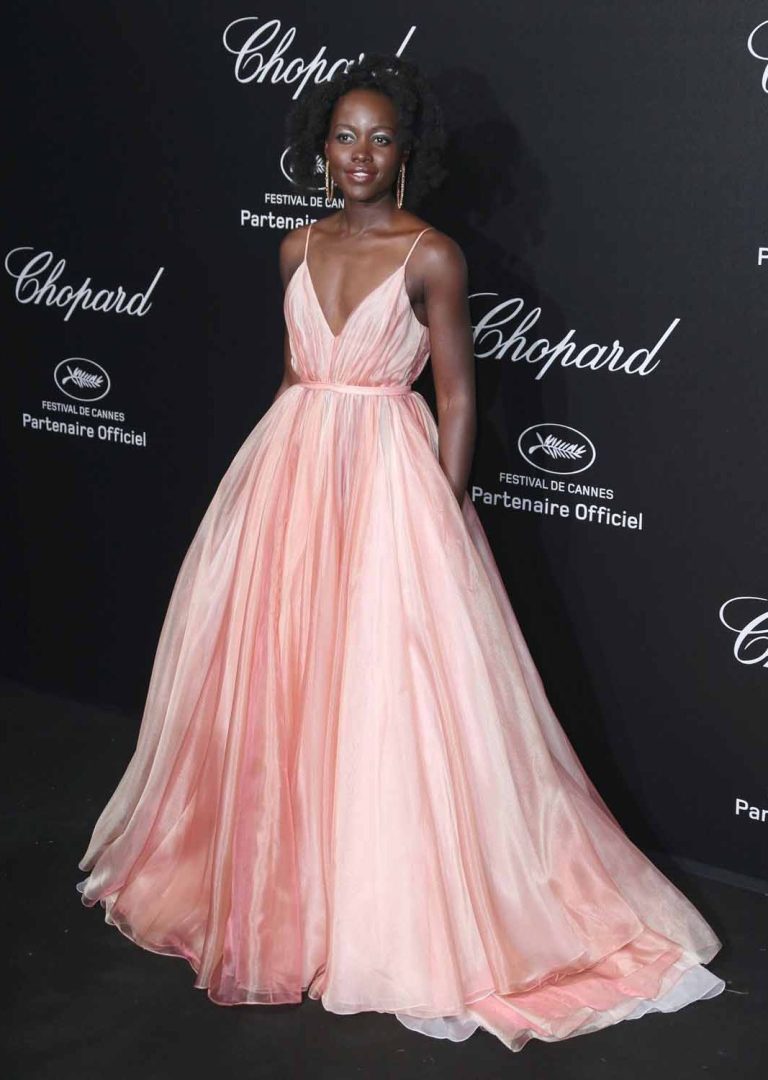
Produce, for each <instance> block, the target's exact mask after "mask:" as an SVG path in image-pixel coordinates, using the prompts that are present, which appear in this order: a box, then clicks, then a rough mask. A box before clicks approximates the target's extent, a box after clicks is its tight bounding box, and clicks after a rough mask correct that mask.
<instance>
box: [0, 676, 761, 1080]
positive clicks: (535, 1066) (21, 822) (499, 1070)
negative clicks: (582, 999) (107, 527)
mask: <svg viewBox="0 0 768 1080" xmlns="http://www.w3.org/2000/svg"><path fill="white" fill-rule="evenodd" d="M0 695H1V696H2V703H3V716H4V718H5V719H6V727H7V734H6V736H5V746H4V751H5V752H4V754H3V761H4V764H5V767H6V772H7V773H8V776H7V779H6V783H5V785H4V788H3V790H4V791H6V792H7V794H8V806H7V808H6V811H5V815H4V821H5V829H4V832H3V838H2V854H3V870H4V874H3V876H4V879H5V881H4V884H5V886H6V888H5V896H6V903H7V905H8V907H9V911H8V913H7V916H6V922H5V925H6V938H5V940H6V945H7V951H8V954H9V959H10V973H9V975H10V977H9V978H8V977H7V978H6V980H5V988H6V995H7V996H11V997H12V1001H11V1003H10V1004H9V1005H7V1006H6V1008H5V1009H4V1010H3V1015H4V1016H5V1018H6V1019H7V1020H10V1023H8V1024H7V1031H8V1035H7V1036H6V1046H7V1048H8V1051H9V1053H10V1058H11V1065H10V1067H7V1066H5V1067H3V1071H2V1075H3V1077H7V1078H11V1077H12V1078H13V1080H17V1078H18V1080H70V1078H72V1080H74V1078H77V1080H95V1078H97V1077H98V1078H101V1077H108V1078H109V1080H175V1078H179V1080H194V1078H197V1077H206V1078H211V1077H215V1078H216V1080H226V1078H228V1077H237V1078H238V1080H241V1078H242V1080H245V1078H248V1080H262V1078H263V1080H267V1078H273V1077H274V1078H277V1077H279V1078H281V1080H282V1078H284V1077H285V1078H291V1080H294V1078H297V1080H298V1078H301V1077H303V1076H308V1077H309V1076H311V1077H312V1078H313V1080H345V1078H348V1077H349V1078H353V1077H366V1078H367V1077H372V1078H378V1077H388V1078H399V1077H404V1078H410V1077H414V1078H416V1077H418V1078H419V1080H423V1078H429V1077H440V1078H441V1080H442V1078H452V1077H462V1078H464V1080H469V1078H474V1077H487V1078H494V1077H499V1078H501V1077H504V1078H507V1077H514V1078H515V1080H518V1078H519V1080H527V1078H540V1080H544V1078H546V1080H577V1078H590V1080H594V1078H597V1080H618V1078H621V1080H641V1078H642V1080H647V1078H653V1080H663V1078H666V1077H669V1078H674V1080H688V1078H693V1077H696V1078H699V1080H700V1078H701V1077H728V1078H729V1080H730V1078H733V1080H736V1078H738V1080H751V1078H753V1077H755V1078H756V1077H758V1076H759V1077H763V1076H765V1075H766V1067H767V1066H768V1014H767V1013H766V1005H768V994H767V993H766V989H767V987H768V973H767V968H768V965H767V964H766V959H767V953H766V946H767V945H768V920H767V919H766V913H767V912H768V905H767V904H766V896H765V895H763V894H761V893H760V892H754V891H745V890H742V889H738V888H736V887H734V886H733V885H726V884H722V883H720V882H717V881H712V880H706V879H703V878H701V877H693V876H690V875H686V874H683V873H682V872H680V871H677V872H672V873H670V872H669V871H665V872H668V873H670V876H671V877H673V879H674V880H675V881H676V882H677V884H678V885H679V886H680V887H681V888H682V889H683V890H684V891H685V892H686V894H687V895H688V896H689V897H690V898H691V900H692V901H693V902H694V903H695V904H696V905H697V906H698V907H699V909H700V910H701V911H702V913H703V914H704V915H705V916H706V917H707V918H708V919H709V921H710V922H711V923H712V925H713V926H714V927H715V929H716V930H717V932H718V933H719V935H720V936H721V938H722V939H723V941H724V942H725V946H724V948H723V951H722V953H721V954H720V955H719V956H718V957H717V958H716V960H715V961H714V962H713V963H712V964H711V965H710V967H711V969H712V970H713V971H714V972H715V973H716V974H718V975H720V976H721V977H722V978H724V979H725V980H726V983H727V989H726V991H725V993H723V994H721V995H720V996H719V997H718V998H715V999H714V1000H711V1001H705V1002H700V1003H698V1004H695V1005H691V1006H689V1007H688V1008H687V1009H684V1010H682V1011H681V1012H679V1013H673V1014H671V1015H660V1014H651V1015H650V1016H646V1017H643V1018H642V1019H640V1020H633V1021H626V1022H624V1023H623V1024H618V1025H616V1026H614V1027H612V1028H609V1029H607V1030H605V1031H602V1032H596V1033H594V1034H592V1035H583V1036H579V1037H578V1038H574V1039H570V1040H566V1041H564V1042H561V1043H558V1044H549V1043H541V1042H538V1041H531V1042H529V1043H528V1045H527V1046H526V1047H525V1048H524V1049H523V1050H522V1051H521V1052H519V1053H516V1054H513V1053H511V1052H510V1051H509V1050H507V1049H506V1048H505V1047H504V1046H503V1045H502V1044H501V1043H500V1042H499V1041H498V1040H497V1039H495V1038H494V1037H492V1036H490V1035H488V1034H487V1033H486V1032H483V1031H477V1032H476V1033H475V1034H474V1035H473V1036H472V1037H471V1038H470V1039H469V1040H467V1041H466V1042H464V1043H450V1042H445V1041H439V1040H436V1039H430V1038H427V1037H426V1036H423V1035H418V1034H416V1033H414V1032H410V1031H408V1030H406V1029H405V1028H404V1027H403V1026H402V1025H401V1024H400V1023H399V1022H398V1021H397V1020H396V1019H395V1018H394V1017H392V1016H387V1015H385V1014H379V1013H373V1014H371V1013H366V1014H358V1015H355V1016H335V1015H333V1014H332V1013H328V1012H326V1011H325V1010H324V1009H323V1007H322V1005H321V1004H320V1003H319V1002H316V1001H309V1000H306V999H305V1001H304V1002H303V1004H302V1005H300V1006H284V1005H281V1006H236V1007H230V1008H227V1007H222V1006H218V1005H214V1004H213V1003H212V1002H211V1001H210V1000H209V999H208V997H207V995H206V994H205V991H203V990H196V989H194V988H193V986H192V982H193V979H194V973H193V971H192V969H191V968H190V967H189V965H188V964H187V962H186V961H185V960H181V959H177V958H172V957H165V956H156V955H154V954H152V953H149V952H145V951H144V950H142V949H140V948H138V947H137V946H135V945H133V944H132V943H131V942H129V941H128V940H127V939H126V938H124V937H123V936H122V935H121V934H120V933H119V932H118V931H117V930H116V929H115V928H114V927H111V926H108V925H107V924H106V923H105V922H104V918H103V910H102V908H101V907H99V906H97V907H94V908H91V909H86V908H85V907H83V906H82V904H81V901H80V896H79V894H78V893H77V892H76V891H75V882H76V881H79V880H81V879H82V877H84V876H85V875H84V874H83V873H82V872H81V871H80V870H79V869H78V866H77V863H78V860H79V859H80V857H81V856H82V854H83V852H84V850H85V847H86V845H87V841H88V838H89V836H90V830H91V829H92V827H93V824H94V822H95V818H96V816H97V815H98V813H99V812H100V810H101V808H102V806H103V805H104V803H105V802H106V800H107V798H108V796H109V795H110V794H111V792H112V790H113V789H114V786H115V784H116V783H117V780H118V779H119V777H120V775H121V772H122V769H123V767H124V766H125V764H126V763H127V760H128V757H129V755H130V753H131V751H132V749H133V745H134V744H135V735H136V721H135V719H134V721H131V720H129V719H126V718H125V717H122V716H120V715H119V714H110V713H109V712H106V711H104V710H99V709H97V708H94V707H92V706H87V705H81V704H77V703H74V702H66V701H62V700H61V699H59V698H56V697H53V696H48V695H44V694H38V693H35V692H33V691H31V690H29V689H27V688H24V687H22V686H19V685H18V684H15V683H9V682H2V681H0Z"/></svg>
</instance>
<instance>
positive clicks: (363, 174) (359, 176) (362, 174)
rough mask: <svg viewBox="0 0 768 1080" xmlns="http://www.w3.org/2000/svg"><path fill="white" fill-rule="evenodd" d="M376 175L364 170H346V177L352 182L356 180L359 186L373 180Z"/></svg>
mask: <svg viewBox="0 0 768 1080" xmlns="http://www.w3.org/2000/svg"><path fill="white" fill-rule="evenodd" d="M375 175H376V173H373V172H367V171H366V170H365V169H348V170H347V176H350V177H351V178H352V179H353V180H356V181H357V182H358V183H360V184H364V183H365V182H366V181H367V180H373V178H374V176H375Z"/></svg>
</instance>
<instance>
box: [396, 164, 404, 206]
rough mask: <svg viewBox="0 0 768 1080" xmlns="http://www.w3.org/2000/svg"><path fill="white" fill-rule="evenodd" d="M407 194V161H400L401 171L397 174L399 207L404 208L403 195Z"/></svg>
mask: <svg viewBox="0 0 768 1080" xmlns="http://www.w3.org/2000/svg"><path fill="white" fill-rule="evenodd" d="M404 194H405V162H404V161H401V162H400V172H399V173H398V174H397V209H398V210H400V209H402V206H403V195H404Z"/></svg>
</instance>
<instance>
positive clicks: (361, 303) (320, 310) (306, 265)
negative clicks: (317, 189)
mask: <svg viewBox="0 0 768 1080" xmlns="http://www.w3.org/2000/svg"><path fill="white" fill-rule="evenodd" d="M312 224H313V223H312V222H311V223H310V225H309V228H308V229H307V238H306V242H305V244H304V258H303V259H302V261H301V267H303V269H304V273H305V275H306V277H307V281H308V282H309V291H310V293H311V294H312V299H313V300H314V303H315V307H316V308H317V311H318V313H319V315H320V318H321V319H322V323H323V326H324V327H325V329H326V330H327V332H328V333H329V334H330V336H331V338H332V339H333V340H334V341H338V340H339V339H340V338H341V337H342V336H343V335H344V332H345V331H346V329H347V327H348V326H349V324H350V322H351V321H352V319H353V318H354V317H355V315H357V313H358V312H359V311H360V310H361V308H363V307H364V306H365V304H367V303H368V301H369V300H370V299H371V298H372V297H374V296H375V295H376V294H377V293H378V292H379V291H380V290H381V289H383V288H384V286H385V285H387V284H388V283H389V282H390V281H391V280H392V279H393V278H394V277H395V276H396V275H397V274H401V275H402V281H401V286H402V285H404V282H405V267H406V264H407V262H408V260H409V258H410V257H411V253H412V252H413V249H414V248H415V247H416V244H417V243H418V241H419V240H420V239H421V237H422V236H423V235H424V233H425V232H429V231H430V229H432V226H431V225H428V226H427V228H425V229H422V230H421V232H420V233H419V235H418V236H417V237H416V239H415V240H414V241H413V243H412V244H411V247H410V249H409V251H408V254H407V255H406V256H405V258H404V259H403V261H402V262H401V263H400V265H399V266H396V267H395V269H394V270H393V271H392V273H390V274H387V276H386V277H385V278H384V279H383V280H382V281H380V282H379V284H378V285H374V287H373V288H372V289H371V290H370V292H368V293H366V295H365V296H364V297H363V298H362V299H361V300H359V301H358V302H357V304H355V306H354V307H353V308H352V310H351V311H350V313H349V315H348V316H347V318H346V319H345V321H344V325H343V326H342V327H341V329H340V330H339V332H338V333H334V332H333V330H332V329H331V324H330V323H329V321H328V318H327V316H326V314H325V312H324V311H323V307H322V304H321V303H320V297H319V296H318V295H317V289H316V288H315V283H314V281H313V280H312V274H311V273H310V270H309V263H308V262H307V250H308V247H309V234H310V232H311V230H312ZM301 267H300V268H301ZM296 273H298V271H296ZM296 273H294V275H293V276H294V277H295V276H296ZM409 307H410V310H411V314H412V315H413V318H414V319H416V313H415V312H414V310H413V307H411V306H410V298H409ZM416 321H417V322H418V323H419V325H420V326H422V327H424V329H425V330H426V329H427V327H426V326H424V323H422V322H421V321H420V320H419V319H416Z"/></svg>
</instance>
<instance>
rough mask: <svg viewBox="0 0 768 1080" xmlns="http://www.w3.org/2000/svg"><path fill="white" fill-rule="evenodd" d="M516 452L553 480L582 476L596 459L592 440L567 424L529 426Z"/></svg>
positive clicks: (518, 441)
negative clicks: (560, 477) (579, 474)
mask: <svg viewBox="0 0 768 1080" xmlns="http://www.w3.org/2000/svg"><path fill="white" fill-rule="evenodd" d="M517 448H518V450H519V451H520V454H521V456H522V457H523V458H525V460H526V461H527V462H528V464H529V465H532V466H533V467H534V469H540V470H541V472H545V473H553V474H554V475H556V476H568V475H571V474H573V473H580V472H585V471H586V470H587V469H588V468H589V467H590V466H591V465H593V464H594V461H595V457H596V456H597V453H596V451H595V446H594V443H593V442H592V440H591V439H588V438H587V436H586V435H584V434H582V432H580V431H577V429H576V428H573V427H568V426H567V424H532V425H531V426H530V427H528V428H526V429H525V431H523V432H522V433H521V435H520V438H519V439H518V440H517Z"/></svg>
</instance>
